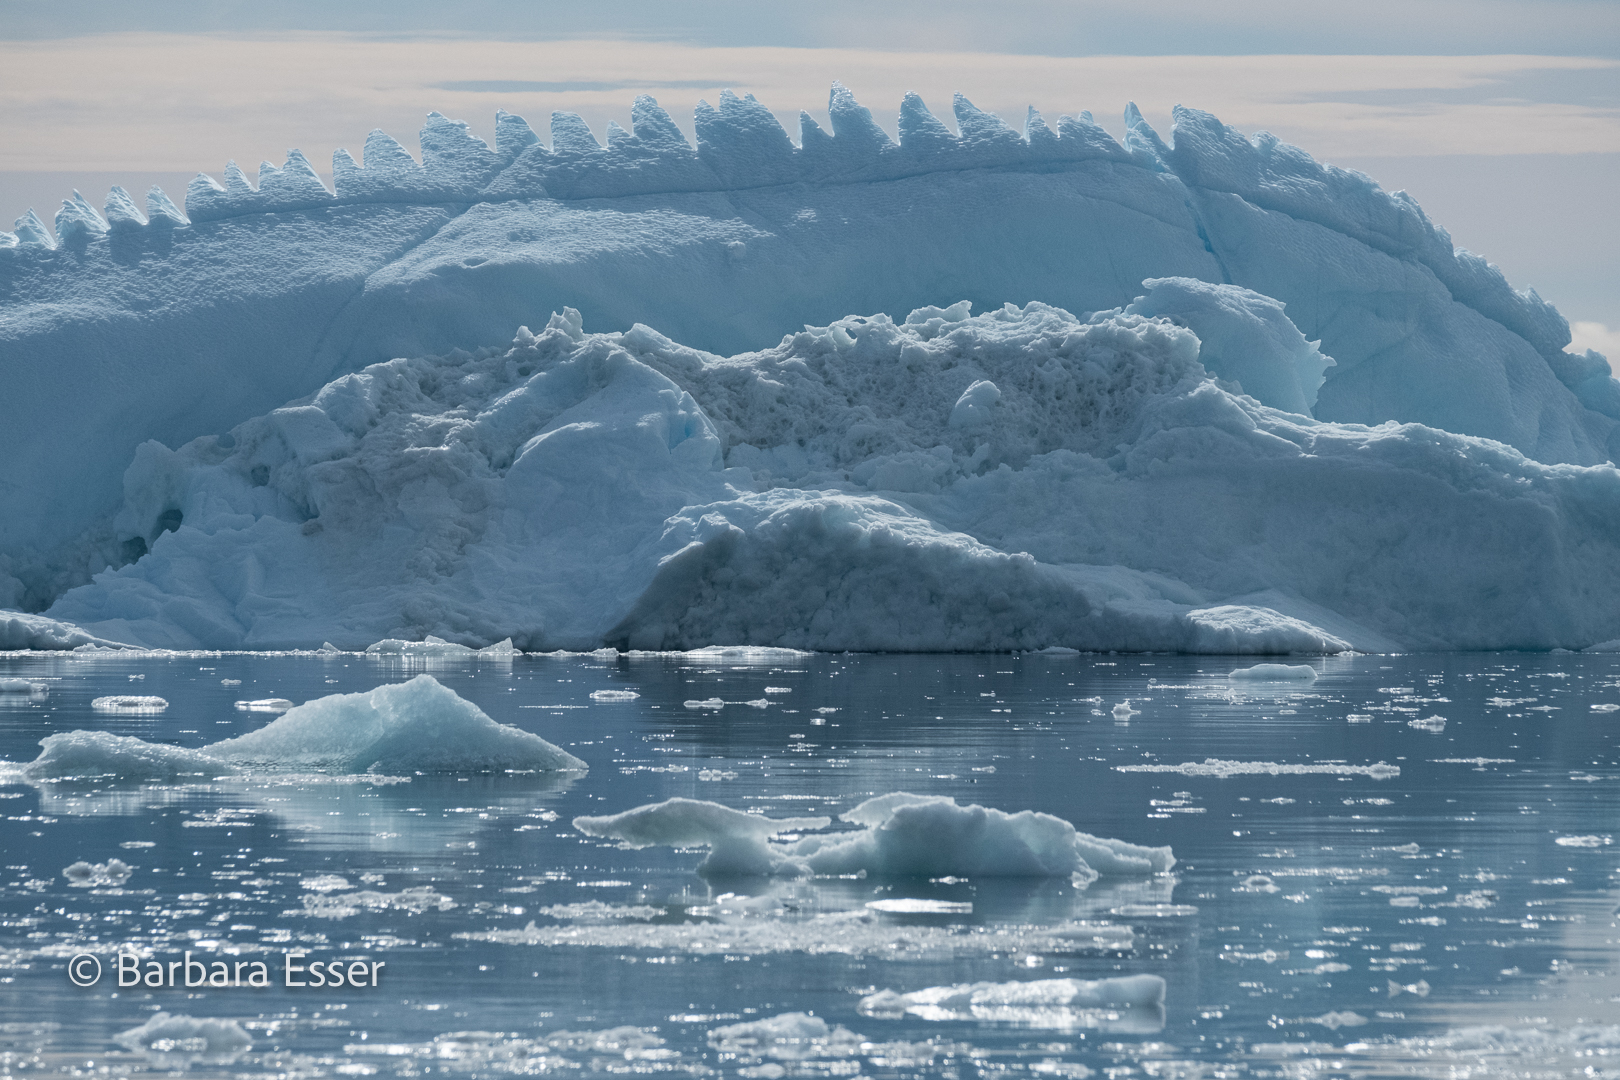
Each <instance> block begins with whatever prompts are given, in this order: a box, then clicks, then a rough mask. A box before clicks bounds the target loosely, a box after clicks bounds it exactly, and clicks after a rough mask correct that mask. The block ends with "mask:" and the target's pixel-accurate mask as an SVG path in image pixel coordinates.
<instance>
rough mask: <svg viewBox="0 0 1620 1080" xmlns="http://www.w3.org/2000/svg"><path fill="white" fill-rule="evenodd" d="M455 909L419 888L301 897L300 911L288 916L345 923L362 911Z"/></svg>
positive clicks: (415, 912) (443, 898)
mask: <svg viewBox="0 0 1620 1080" xmlns="http://www.w3.org/2000/svg"><path fill="white" fill-rule="evenodd" d="M455 906H456V902H455V901H454V900H452V899H450V898H449V897H448V896H445V895H443V894H441V893H436V892H434V891H433V888H432V886H429V885H419V886H417V887H416V888H414V889H401V890H400V891H399V892H397V893H385V892H374V891H371V890H364V891H361V892H331V893H305V894H304V906H303V909H302V910H293V911H290V912H288V914H289V915H308V916H310V917H311V918H316V919H347V918H349V917H350V916H351V915H358V914H360V913H361V912H362V911H403V912H406V913H408V914H411V915H421V914H423V913H424V912H429V911H449V910H451V909H452V908H454V907H455Z"/></svg>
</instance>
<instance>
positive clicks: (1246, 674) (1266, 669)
mask: <svg viewBox="0 0 1620 1080" xmlns="http://www.w3.org/2000/svg"><path fill="white" fill-rule="evenodd" d="M1226 677H1227V678H1228V679H1230V680H1232V681H1233V682H1307V683H1310V682H1315V681H1316V669H1315V668H1313V667H1311V666H1310V665H1309V664H1255V665H1254V666H1253V667H1245V668H1237V669H1236V670H1234V671H1229V672H1227V673H1226Z"/></svg>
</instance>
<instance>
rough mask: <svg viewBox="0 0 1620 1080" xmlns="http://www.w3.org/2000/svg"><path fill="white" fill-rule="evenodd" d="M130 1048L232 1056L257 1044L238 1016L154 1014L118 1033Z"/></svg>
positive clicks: (169, 1055) (182, 1055)
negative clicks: (137, 1024)
mask: <svg viewBox="0 0 1620 1080" xmlns="http://www.w3.org/2000/svg"><path fill="white" fill-rule="evenodd" d="M114 1038H115V1040H116V1041H117V1042H118V1043H119V1044H120V1045H122V1046H124V1047H126V1048H127V1049H130V1050H143V1051H146V1052H147V1053H150V1054H153V1055H155V1056H158V1057H160V1058H162V1059H165V1060H168V1059H181V1060H185V1059H193V1060H195V1059H210V1058H213V1059H218V1058H229V1057H232V1056H234V1055H236V1054H240V1053H242V1052H243V1051H244V1050H248V1049H250V1048H251V1047H252V1046H253V1039H252V1038H251V1037H250V1036H249V1035H248V1033H247V1032H246V1031H245V1030H243V1028H242V1025H241V1024H238V1023H237V1022H236V1021H235V1020H218V1019H214V1018H211V1017H209V1018H203V1017H195V1016H185V1015H180V1016H171V1015H170V1014H168V1013H166V1012H160V1013H155V1014H153V1015H152V1016H151V1017H150V1018H148V1019H147V1021H146V1023H144V1024H142V1025H141V1026H140V1027H137V1028H130V1029H129V1030H128V1031H125V1032H121V1033H120V1034H118V1035H116V1036H114Z"/></svg>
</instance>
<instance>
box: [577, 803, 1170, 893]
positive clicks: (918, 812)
mask: <svg viewBox="0 0 1620 1080" xmlns="http://www.w3.org/2000/svg"><path fill="white" fill-rule="evenodd" d="M840 820H842V821H844V822H847V823H849V824H852V825H856V826H858V827H859V828H857V829H856V830H854V831H844V832H835V833H822V834H817V835H811V836H804V837H801V838H799V839H796V840H792V841H786V842H782V843H776V844H773V843H771V838H772V837H775V836H777V835H778V834H781V833H788V832H801V831H807V830H818V829H824V828H826V827H827V826H828V825H829V824H830V821H829V819H827V818H825V817H814V818H786V819H772V818H766V817H764V816H762V815H758V814H745V813H742V812H741V811H737V810H732V809H730V808H729V807H725V806H722V805H720V804H719V803H714V802H706V801H701V800H695V799H669V800H666V801H664V802H661V803H654V804H651V805H647V806H640V807H637V808H635V809H633V810H627V811H625V812H623V813H620V814H614V815H611V816H605V817H577V818H575V819H574V827H575V828H576V829H578V830H579V831H581V832H583V833H585V834H586V835H589V836H601V837H609V838H612V839H617V840H620V841H622V842H623V843H624V844H625V846H627V847H638V848H639V847H649V846H653V845H668V846H672V847H684V846H695V845H707V846H708V847H709V849H710V850H709V855H708V857H707V858H705V859H704V860H703V862H702V863H701V864H700V865H699V867H698V871H699V872H700V873H703V874H707V875H724V874H770V875H785V876H801V875H805V874H854V873H861V872H866V873H870V874H878V875H885V876H921V877H942V876H946V875H962V876H968V877H971V876H985V877H1070V878H1071V879H1073V880H1074V882H1075V883H1076V884H1077V885H1083V884H1086V883H1089V882H1090V881H1092V880H1095V879H1096V877H1097V876H1098V875H1099V874H1101V875H1110V876H1139V875H1147V874H1154V873H1162V872H1165V871H1168V870H1169V869H1170V868H1171V867H1173V866H1174V865H1175V861H1176V860H1175V857H1174V856H1173V855H1172V854H1171V852H1170V849H1169V848H1168V847H1142V846H1138V845H1136V844H1129V843H1126V842H1124V841H1122V840H1112V839H1106V838H1103V837H1097V836H1091V835H1089V834H1087V833H1082V832H1078V831H1076V829H1075V827H1074V826H1073V825H1072V824H1070V823H1069V822H1067V821H1064V820H1063V819H1062V818H1058V817H1053V816H1052V815H1050V814H1042V813H1036V812H1034V811H1030V810H1024V811H1020V812H1018V813H1016V814H1009V813H1007V812H1006V811H1003V810H997V809H994V808H990V807H984V806H979V805H977V804H972V805H968V806H959V805H958V804H957V802H956V800H955V799H952V798H949V797H947V796H938V795H913V794H910V793H909V792H903V791H902V792H893V793H891V794H888V795H880V796H878V797H877V798H874V799H868V800H866V801H865V802H863V803H861V804H860V805H859V806H856V807H855V808H854V809H852V810H850V811H848V812H846V813H844V814H842V815H840Z"/></svg>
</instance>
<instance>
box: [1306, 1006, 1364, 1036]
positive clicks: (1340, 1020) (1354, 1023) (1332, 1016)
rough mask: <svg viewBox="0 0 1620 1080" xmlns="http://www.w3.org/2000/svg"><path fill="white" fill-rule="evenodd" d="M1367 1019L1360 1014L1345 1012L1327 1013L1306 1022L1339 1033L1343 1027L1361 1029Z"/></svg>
mask: <svg viewBox="0 0 1620 1080" xmlns="http://www.w3.org/2000/svg"><path fill="white" fill-rule="evenodd" d="M1366 1022H1367V1018H1366V1017H1365V1016H1362V1015H1361V1014H1360V1013H1358V1012H1351V1011H1350V1010H1348V1009H1347V1010H1345V1011H1344V1012H1326V1013H1323V1014H1322V1015H1321V1016H1313V1017H1310V1018H1309V1019H1307V1020H1306V1021H1305V1023H1307V1024H1321V1025H1322V1026H1323V1027H1325V1028H1327V1029H1328V1030H1329V1031H1338V1030H1339V1029H1340V1028H1342V1027H1361V1026H1362V1025H1363V1024H1365V1023H1366Z"/></svg>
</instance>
